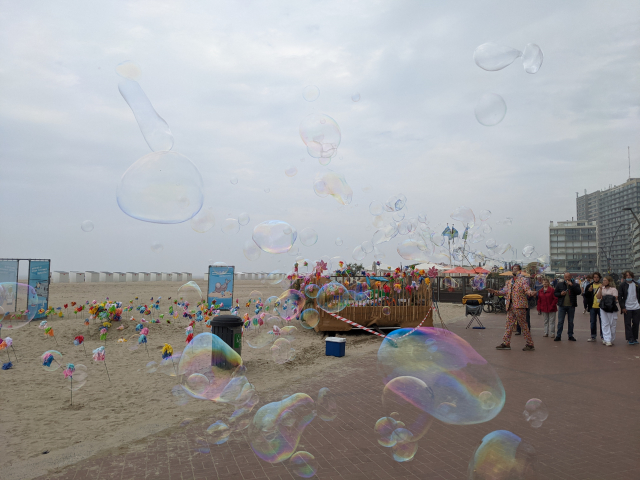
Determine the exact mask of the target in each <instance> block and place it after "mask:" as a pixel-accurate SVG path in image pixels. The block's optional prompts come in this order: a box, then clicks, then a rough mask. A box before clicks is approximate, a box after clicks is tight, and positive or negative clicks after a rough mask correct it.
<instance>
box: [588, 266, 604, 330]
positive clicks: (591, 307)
mask: <svg viewBox="0 0 640 480" xmlns="http://www.w3.org/2000/svg"><path fill="white" fill-rule="evenodd" d="M592 279H593V281H592V282H591V283H590V284H589V285H587V288H585V293H584V296H585V297H586V299H587V311H588V312H589V323H590V324H591V338H588V339H587V342H595V341H596V335H597V334H598V321H599V322H600V339H601V340H602V317H601V316H600V301H599V300H598V298H597V297H596V294H597V293H598V290H599V289H600V288H602V275H600V272H593V276H592Z"/></svg>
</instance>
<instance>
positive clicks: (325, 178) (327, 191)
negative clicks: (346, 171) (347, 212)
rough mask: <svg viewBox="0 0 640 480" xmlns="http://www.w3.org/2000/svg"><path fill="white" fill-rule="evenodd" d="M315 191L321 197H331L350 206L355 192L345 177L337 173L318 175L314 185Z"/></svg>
mask: <svg viewBox="0 0 640 480" xmlns="http://www.w3.org/2000/svg"><path fill="white" fill-rule="evenodd" d="M313 190H314V192H315V193H316V195H318V196H319V197H322V198H324V197H326V196H327V195H331V196H332V197H333V198H335V199H336V200H337V201H338V202H339V203H341V204H342V205H348V204H350V203H351V200H352V199H353V190H351V187H350V186H349V185H348V184H347V181H346V180H345V178H344V176H342V175H341V174H339V173H336V172H327V173H325V174H323V175H320V174H318V175H317V176H316V179H315V181H314V183H313Z"/></svg>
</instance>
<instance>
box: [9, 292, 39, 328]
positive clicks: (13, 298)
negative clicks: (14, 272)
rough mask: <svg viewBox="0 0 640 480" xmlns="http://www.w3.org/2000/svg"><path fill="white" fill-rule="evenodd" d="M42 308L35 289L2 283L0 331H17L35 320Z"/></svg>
mask: <svg viewBox="0 0 640 480" xmlns="http://www.w3.org/2000/svg"><path fill="white" fill-rule="evenodd" d="M39 308H40V300H39V299H38V295H37V294H36V291H35V289H34V288H33V287H32V286H30V285H26V284H24V283H17V282H2V283H0V330H1V329H3V328H6V329H9V330H15V329H16V328H20V327H24V326H25V325H26V324H28V323H29V322H30V321H31V320H33V319H34V317H35V316H36V314H37V313H38V309H39Z"/></svg>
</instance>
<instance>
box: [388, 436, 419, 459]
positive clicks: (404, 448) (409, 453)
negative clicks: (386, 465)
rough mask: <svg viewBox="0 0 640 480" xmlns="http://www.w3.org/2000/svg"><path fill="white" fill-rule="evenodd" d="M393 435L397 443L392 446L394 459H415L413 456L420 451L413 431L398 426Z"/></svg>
mask: <svg viewBox="0 0 640 480" xmlns="http://www.w3.org/2000/svg"><path fill="white" fill-rule="evenodd" d="M392 437H393V438H394V440H395V442H396V443H395V445H394V446H393V447H391V451H392V452H393V459H394V460H395V461H396V462H408V461H410V460H413V457H414V456H415V454H416V452H417V451H418V443H417V442H416V440H415V439H414V435H413V433H411V432H410V431H409V430H407V429H405V428H397V429H396V430H394V432H393V434H392Z"/></svg>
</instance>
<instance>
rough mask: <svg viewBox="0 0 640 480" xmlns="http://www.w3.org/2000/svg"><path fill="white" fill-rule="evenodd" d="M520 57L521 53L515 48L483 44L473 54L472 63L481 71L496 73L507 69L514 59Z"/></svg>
mask: <svg viewBox="0 0 640 480" xmlns="http://www.w3.org/2000/svg"><path fill="white" fill-rule="evenodd" d="M521 56H522V52H521V51H520V50H516V49H515V48H511V47H507V46H505V45H496V44H494V43H483V44H482V45H480V46H479V47H478V48H476V49H475V51H474V52H473V61H474V62H476V65H478V66H479V67H480V68H482V69H483V70H487V71H489V72H496V71H498V70H502V69H503V68H505V67H508V66H509V65H511V64H512V63H513V62H514V61H515V60H516V58H519V57H521Z"/></svg>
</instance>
